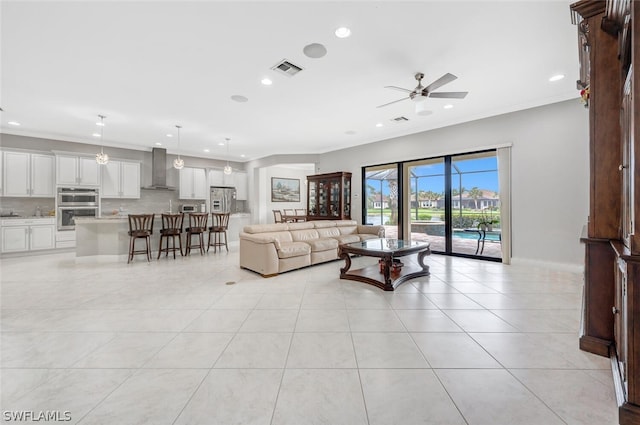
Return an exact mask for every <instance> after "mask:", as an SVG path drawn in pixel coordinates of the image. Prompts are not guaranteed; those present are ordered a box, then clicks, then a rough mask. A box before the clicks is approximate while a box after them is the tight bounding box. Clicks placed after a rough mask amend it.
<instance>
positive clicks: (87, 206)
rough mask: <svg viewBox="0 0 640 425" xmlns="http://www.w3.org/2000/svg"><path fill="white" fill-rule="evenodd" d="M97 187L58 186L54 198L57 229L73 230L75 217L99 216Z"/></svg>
mask: <svg viewBox="0 0 640 425" xmlns="http://www.w3.org/2000/svg"><path fill="white" fill-rule="evenodd" d="M98 195H99V193H98V189H92V188H76V187H59V188H58V197H57V199H56V204H57V209H58V211H57V214H56V216H57V217H58V220H57V221H58V230H74V229H75V227H76V224H75V218H76V217H99V215H100V214H99V209H100V199H99V196H98Z"/></svg>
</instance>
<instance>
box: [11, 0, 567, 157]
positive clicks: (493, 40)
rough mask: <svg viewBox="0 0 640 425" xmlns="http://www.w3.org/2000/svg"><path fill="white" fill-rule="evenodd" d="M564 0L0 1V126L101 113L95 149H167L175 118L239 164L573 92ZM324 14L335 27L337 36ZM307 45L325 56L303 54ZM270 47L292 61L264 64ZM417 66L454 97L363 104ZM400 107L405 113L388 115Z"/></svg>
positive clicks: (55, 123) (194, 137)
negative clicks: (289, 68) (279, 68)
mask: <svg viewBox="0 0 640 425" xmlns="http://www.w3.org/2000/svg"><path fill="white" fill-rule="evenodd" d="M569 3H570V2H568V1H560V0H554V1H540V0H539V1H529V2H525V1H509V2H507V1H478V0H476V1H470V2H461V1H451V0H447V1H423V2H398V1H357V2H324V1H323V2H314V1H295V2H292V1H290V2H271V1H260V2H243V1H233V2H220V1H198V2H184V1H142V2H127V1H117V2H115V1H112V2H99V1H83V2H80V1H68V2H61V1H44V2H35V1H6V0H3V1H2V4H1V8H2V9H1V15H2V16H1V19H2V27H1V36H2V45H1V46H2V52H1V59H2V75H1V89H2V92H1V95H2V100H1V104H0V106H2V108H3V109H4V112H3V113H2V120H1V131H2V132H3V133H9V134H21V135H29V136H36V137H45V138H52V139H58V140H67V141H74V142H83V143H95V144H99V143H100V142H99V138H96V137H93V136H92V133H94V132H96V131H97V127H96V126H95V122H96V121H98V120H99V119H98V118H97V115H98V114H103V115H106V116H107V118H106V120H105V122H106V124H107V125H106V126H105V128H104V145H105V146H117V147H127V148H132V149H140V150H150V149H151V148H152V147H154V146H155V144H156V143H162V145H163V147H166V148H167V149H168V151H169V152H172V153H176V152H177V151H178V146H177V137H175V136H174V137H173V138H168V137H166V134H168V133H173V134H174V135H175V134H176V129H175V127H174V126H175V125H176V124H180V125H182V126H183V129H182V131H181V146H180V153H181V154H183V155H194V156H201V157H211V158H222V159H229V160H235V161H245V160H249V159H255V158H260V157H265V156H269V155H272V154H294V153H295V154H304V153H322V152H327V151H332V150H336V149H340V148H344V147H348V146H353V145H360V144H364V143H369V142H373V141H377V140H382V139H387V138H391V137H396V136H400V135H405V134H410V133H416V132H419V131H424V130H429V129H433V128H438V127H443V126H447V125H452V124H455V123H460V122H465V121H470V120H474V119H478V118H483V117H487V116H491V115H496V114H501V113H506V112H510V111H515V110H521V109H525V108H530V107H534V106H539V105H544V104H548V103H553V102H558V101H562V100H567V99H574V98H575V99H577V98H578V91H577V90H576V87H575V81H576V80H577V79H578V60H577V37H576V28H575V26H573V25H571V22H570V13H569ZM340 26H348V27H349V28H350V29H351V31H352V35H351V37H349V38H347V39H339V38H337V37H336V36H335V35H334V30H335V29H336V28H338V27H340ZM310 43H321V44H323V45H324V46H325V47H326V49H327V51H328V53H327V55H326V56H325V57H323V58H320V59H311V58H308V57H307V56H305V55H304V53H303V50H302V49H303V48H304V46H305V45H307V44H310ZM285 58H286V59H288V60H289V61H291V62H293V63H295V64H297V65H300V66H302V67H303V68H304V70H303V71H302V72H300V73H299V74H298V75H296V76H293V77H288V76H285V75H281V74H278V73H276V72H274V71H272V70H271V69H270V68H271V67H273V66H274V65H275V64H276V63H277V62H279V61H280V60H281V59H285ZM418 71H421V72H424V73H425V78H424V83H425V84H424V85H426V84H428V83H430V82H431V81H433V80H435V79H437V78H439V77H440V76H441V75H443V74H444V73H447V72H450V73H452V74H455V75H457V76H458V79H457V80H456V81H454V82H452V83H450V84H447V85H445V86H443V87H442V88H440V89H439V90H438V91H468V92H469V95H468V96H467V97H466V99H463V100H458V99H454V100H446V99H433V98H430V99H429V100H428V109H430V110H432V111H433V113H432V114H431V115H428V116H424V117H422V116H418V115H416V114H415V112H414V104H413V102H411V101H410V100H406V101H403V102H399V103H396V104H394V105H391V106H388V107H385V108H380V109H378V108H376V106H377V105H380V104H383V103H387V102H390V101H393V100H396V99H400V98H401V97H402V96H403V93H401V92H399V91H393V90H390V89H385V88H384V86H386V85H394V86H400V87H406V88H409V89H413V88H414V87H415V85H416V81H415V80H414V74H415V73H416V72H418ZM559 73H560V74H564V75H566V78H564V79H563V80H561V81H558V82H555V83H550V82H549V81H548V79H549V77H551V76H552V75H554V74H559ZM264 77H269V78H271V79H272V80H273V85H271V86H264V85H262V84H261V83H260V80H261V79H262V78H264ZM232 95H242V96H246V97H247V98H248V99H249V101H248V102H246V103H238V102H234V101H232V100H231V99H230V97H231V96H232ZM576 101H577V100H576ZM447 103H451V104H453V105H454V108H453V109H443V106H444V105H445V104H447ZM401 115H403V116H405V117H407V118H409V121H408V122H405V123H400V124H398V123H395V122H392V121H390V119H392V118H394V117H398V116H401ZM9 121H17V122H19V123H21V125H20V126H13V125H9V124H8V122H9ZM377 123H383V124H384V126H383V127H376V124H377ZM98 132H99V131H98ZM347 132H349V133H353V132H355V134H347ZM225 138H230V139H231V142H230V144H229V156H227V153H226V151H227V148H226V147H224V146H219V145H218V144H219V143H220V142H224V140H225ZM207 148H208V149H210V151H211V152H210V153H205V152H204V151H203V150H204V149H207ZM106 152H107V153H108V149H107V150H106ZM241 154H245V155H246V156H245V157H244V158H241V157H240V155H241Z"/></svg>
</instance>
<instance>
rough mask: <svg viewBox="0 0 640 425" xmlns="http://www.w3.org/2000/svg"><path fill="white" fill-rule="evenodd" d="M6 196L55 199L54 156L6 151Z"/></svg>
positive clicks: (4, 189) (4, 168)
mask: <svg viewBox="0 0 640 425" xmlns="http://www.w3.org/2000/svg"><path fill="white" fill-rule="evenodd" d="M2 163H3V166H2V172H3V182H4V187H3V191H2V194H3V195H4V196H16V197H39V198H53V197H54V196H55V195H54V191H55V184H54V162H53V156H51V155H43V154H38V153H28V152H11V151H5V152H4V154H3V157H2Z"/></svg>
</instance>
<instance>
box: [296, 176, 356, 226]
mask: <svg viewBox="0 0 640 425" xmlns="http://www.w3.org/2000/svg"><path fill="white" fill-rule="evenodd" d="M307 185H308V187H307V220H351V173H346V172H338V173H327V174H316V175H313V176H307Z"/></svg>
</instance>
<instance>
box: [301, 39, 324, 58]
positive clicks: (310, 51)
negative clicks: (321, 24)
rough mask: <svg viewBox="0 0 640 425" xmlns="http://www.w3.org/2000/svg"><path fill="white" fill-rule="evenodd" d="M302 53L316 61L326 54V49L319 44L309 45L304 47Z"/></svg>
mask: <svg viewBox="0 0 640 425" xmlns="http://www.w3.org/2000/svg"><path fill="white" fill-rule="evenodd" d="M302 52H303V53H304V54H305V55H306V56H307V57H310V58H312V59H318V58H321V57H323V56H324V55H326V54H327V48H326V47H324V46H323V45H322V44H320V43H311V44H307V45H306V46H304V49H302Z"/></svg>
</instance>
